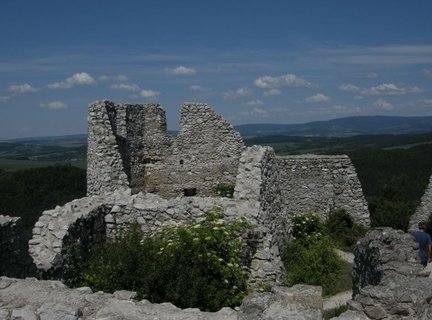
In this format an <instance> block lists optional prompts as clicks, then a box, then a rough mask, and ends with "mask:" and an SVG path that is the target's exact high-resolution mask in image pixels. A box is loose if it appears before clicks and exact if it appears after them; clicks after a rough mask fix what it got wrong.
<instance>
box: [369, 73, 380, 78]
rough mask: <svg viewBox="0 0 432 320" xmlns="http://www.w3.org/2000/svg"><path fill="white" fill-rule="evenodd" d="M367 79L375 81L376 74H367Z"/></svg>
mask: <svg viewBox="0 0 432 320" xmlns="http://www.w3.org/2000/svg"><path fill="white" fill-rule="evenodd" d="M367 77H368V78H369V79H375V78H378V73H376V72H369V73H368V74H367Z"/></svg>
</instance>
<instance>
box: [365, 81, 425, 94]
mask: <svg viewBox="0 0 432 320" xmlns="http://www.w3.org/2000/svg"><path fill="white" fill-rule="evenodd" d="M420 92H423V90H422V89H421V88H419V87H417V86H413V87H408V86H405V87H398V86H397V85H395V84H393V83H383V84H380V85H378V86H375V87H371V88H369V89H364V90H363V91H362V94H363V95H366V96H403V95H406V94H410V93H420Z"/></svg>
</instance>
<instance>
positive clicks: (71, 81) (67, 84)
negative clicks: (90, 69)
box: [48, 72, 96, 89]
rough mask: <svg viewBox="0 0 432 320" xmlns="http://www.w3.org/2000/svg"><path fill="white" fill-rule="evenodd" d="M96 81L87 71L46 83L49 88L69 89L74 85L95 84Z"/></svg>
mask: <svg viewBox="0 0 432 320" xmlns="http://www.w3.org/2000/svg"><path fill="white" fill-rule="evenodd" d="M95 83H96V81H95V80H94V79H93V78H92V76H91V75H89V74H88V73H87V72H80V73H75V74H74V75H72V76H71V77H69V78H66V79H65V80H64V81H60V82H54V83H51V84H49V85H48V88H49V89H70V88H72V87H75V86H85V85H91V84H95Z"/></svg>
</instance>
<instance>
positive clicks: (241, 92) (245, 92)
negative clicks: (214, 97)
mask: <svg viewBox="0 0 432 320" xmlns="http://www.w3.org/2000/svg"><path fill="white" fill-rule="evenodd" d="M252 93H253V91H252V90H251V89H249V88H247V87H242V88H238V89H237V90H228V91H226V92H224V93H223V97H224V98H225V99H237V98H240V97H245V96H250V95H251V94H252Z"/></svg>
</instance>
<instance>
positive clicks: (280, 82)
mask: <svg viewBox="0 0 432 320" xmlns="http://www.w3.org/2000/svg"><path fill="white" fill-rule="evenodd" d="M254 83H255V85H256V86H257V87H259V88H263V89H276V88H283V87H311V86H312V83H310V82H308V81H306V80H304V79H302V78H299V77H297V76H296V75H294V74H286V75H283V76H279V77H271V76H263V77H259V78H258V79H256V80H255V81H254Z"/></svg>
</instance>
